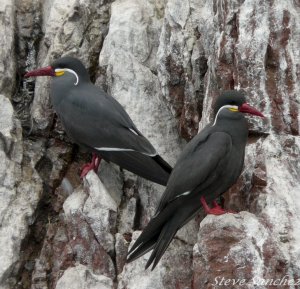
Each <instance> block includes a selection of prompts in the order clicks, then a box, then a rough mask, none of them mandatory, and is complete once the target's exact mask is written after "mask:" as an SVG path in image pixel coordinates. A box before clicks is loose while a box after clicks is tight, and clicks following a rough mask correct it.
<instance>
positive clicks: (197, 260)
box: [0, 0, 300, 289]
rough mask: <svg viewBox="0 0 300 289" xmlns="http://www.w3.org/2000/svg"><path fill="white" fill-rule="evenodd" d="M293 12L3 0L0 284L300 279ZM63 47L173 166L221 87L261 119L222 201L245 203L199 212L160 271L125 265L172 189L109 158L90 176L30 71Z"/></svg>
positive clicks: (299, 139)
mask: <svg viewBox="0 0 300 289" xmlns="http://www.w3.org/2000/svg"><path fill="white" fill-rule="evenodd" d="M299 11H300V5H299V1H293V0H287V1H281V0H274V1H267V0H245V1H238V0H230V1H222V0H212V1H201V0H115V1H112V0H106V1H105V0H101V1H90V0H88V1H85V0H67V1H59V0H55V1H52V0H46V1H42V0H33V1H31V0H24V1H18V0H15V1H8V0H1V1H0V36H1V39H2V46H1V53H0V72H1V73H0V89H1V91H0V106H1V115H0V157H1V160H2V162H1V165H0V180H1V182H0V199H1V202H0V221H1V228H0V256H1V258H0V288H1V289H2V288H3V289H28V288H31V289H41V288H42V289H54V288H76V286H77V287H78V286H79V287H78V288H105V289H106V288H119V289H123V288H124V289H125V288H126V289H133V288H139V289H143V288H147V289H149V288H155V289H157V288H161V289H163V288H172V289H173V288H182V289H186V288H197V289H198V288H215V287H216V284H215V282H216V278H223V277H224V278H225V279H226V278H227V279H230V280H231V281H230V282H233V280H235V281H236V282H238V279H240V280H241V279H243V278H245V280H246V281H247V282H246V281H245V282H246V284H244V285H240V284H237V283H235V284H233V283H231V284H230V286H229V287H228V286H227V287H226V286H225V287H224V286H223V287H222V286H218V288H251V289H252V288H253V278H254V277H256V278H264V279H265V280H268V279H272V278H273V279H277V278H279V279H280V278H283V277H284V276H285V275H286V276H287V277H286V278H288V279H289V280H297V279H298V278H300V262H299V260H300V258H299V257H300V240H299V236H300V232H299V227H300V214H299V207H300V203H299V201H298V199H299V196H298V194H299V191H300V187H299V184H300V162H299V159H300V136H299V128H300V125H299V121H300V118H299V108H300V85H299V83H300V81H299V80H300V79H299V78H300V66H299V63H300V52H299V51H300V49H299V43H300V22H299V19H300V12H299ZM66 54H69V55H73V56H77V57H79V58H80V59H81V60H82V61H83V62H84V64H85V65H86V66H87V67H88V69H89V72H90V75H91V79H92V81H94V82H95V83H96V84H97V85H99V86H102V87H103V88H104V89H105V90H107V91H108V92H109V93H110V94H111V95H112V96H113V97H115V98H116V99H117V100H118V101H119V102H120V103H121V104H122V105H123V106H124V107H125V109H126V110H127V112H128V113H129V115H130V116H131V117H132V119H133V121H134V122H135V123H136V125H137V127H138V128H139V129H140V130H141V131H142V132H143V134H145V136H146V137H147V138H149V140H150V141H151V142H152V144H153V145H154V146H155V147H156V148H157V150H158V151H159V153H160V154H161V155H162V156H163V157H164V158H165V159H166V160H168V161H169V162H170V163H171V164H174V163H175V161H176V159H177V157H178V155H179V153H180V151H181V150H182V147H183V145H184V144H185V142H186V141H189V140H190V139H191V138H192V137H193V136H194V135H195V134H196V133H197V131H198V129H201V128H202V127H203V126H205V125H206V124H207V123H208V122H209V121H210V120H212V110H211V106H212V104H213V103H214V101H215V98H216V96H217V95H218V94H219V92H220V91H221V90H224V89H232V88H239V89H243V90H245V92H246V94H247V98H248V101H249V103H250V104H252V105H253V106H255V107H257V108H258V109H260V110H261V111H262V112H263V113H264V114H265V116H266V119H264V120H262V119H260V118H252V117H249V118H248V119H249V125H250V136H249V142H248V145H247V148H246V157H245V166H244V169H243V172H242V174H241V176H240V178H239V180H238V182H237V184H236V185H235V186H233V187H232V188H231V189H230V190H229V191H228V192H227V193H226V194H225V195H224V205H225V207H226V208H230V209H232V210H235V211H237V212H241V211H248V212H241V213H239V214H236V215H232V214H229V215H224V216H219V217H214V216H208V217H206V218H205V219H204V220H203V221H202V219H203V217H204V216H203V214H202V215H201V214H200V215H199V216H197V217H196V218H195V220H192V221H191V222H190V223H189V224H187V225H186V226H184V228H182V229H181V230H180V231H179V232H178V234H177V235H176V237H175V238H174V241H173V242H172V243H171V244H170V247H169V248H168V250H167V251H166V253H165V255H164V256H163V258H162V260H161V262H160V263H159V264H158V266H157V268H156V269H155V270H154V271H152V272H151V271H150V270H147V271H144V265H145V262H146V259H147V257H148V255H147V256H143V257H142V258H140V259H138V260H136V261H135V262H133V263H131V264H125V260H126V254H127V250H128V247H129V246H130V245H132V242H133V241H134V240H135V239H136V237H137V235H138V231H140V230H141V229H143V228H144V227H145V226H146V225H147V223H148V221H149V219H150V218H151V216H152V215H153V213H154V211H155V207H156V205H157V203H158V201H159V198H160V196H161V194H162V192H163V190H164V188H163V187H161V186H159V185H155V184H152V183H151V182H148V181H145V180H143V179H141V178H139V177H137V176H135V175H133V174H131V173H129V172H127V171H124V170H122V169H120V168H119V167H117V166H115V165H112V164H107V163H105V162H104V161H102V163H101V167H100V169H99V172H98V174H97V175H96V174H94V173H90V174H89V175H88V176H87V178H86V180H85V181H82V180H80V178H79V172H80V167H81V166H82V165H83V163H84V162H85V161H87V160H88V159H89V155H88V154H86V153H84V152H82V151H81V150H79V149H78V148H76V147H75V146H73V145H72V144H71V143H70V141H69V139H68V137H67V136H66V135H65V132H64V130H63V128H62V126H61V124H60V122H59V120H58V119H57V117H56V115H55V113H54V112H53V110H52V107H51V104H50V100H49V83H50V79H49V78H39V79H37V80H33V79H29V80H24V79H23V77H22V76H23V73H24V72H25V71H26V70H29V69H33V68H36V67H37V66H46V65H49V64H50V63H51V61H52V60H54V59H56V58H57V57H60V56H61V55H66ZM9 100H11V102H10V101H9ZM199 121H200V123H199ZM201 221H202V222H201ZM199 224H200V227H199ZM217 280H219V281H220V280H221V279H217ZM251 280H252V283H251V282H250V281H251ZM257 280H258V279H257ZM249 282H250V283H249ZM257 288H260V289H265V288H266V289H267V288H275V287H274V286H272V285H270V284H263V283H261V284H258V285H257ZM276 288H278V287H276ZM281 288H291V289H292V288H297V287H296V286H294V287H293V286H292V285H283V286H281Z"/></svg>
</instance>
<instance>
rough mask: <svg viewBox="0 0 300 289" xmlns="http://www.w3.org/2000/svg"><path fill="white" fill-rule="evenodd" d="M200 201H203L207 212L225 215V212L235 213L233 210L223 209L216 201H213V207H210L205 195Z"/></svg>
mask: <svg viewBox="0 0 300 289" xmlns="http://www.w3.org/2000/svg"><path fill="white" fill-rule="evenodd" d="M200 201H201V204H202V206H203V208H204V211H205V213H206V214H211V215H223V214H226V213H233V212H231V211H226V210H224V209H222V208H221V207H220V206H219V204H218V203H217V202H216V201H213V205H214V207H213V208H210V207H209V206H208V205H207V203H206V201H205V199H204V197H201V198H200Z"/></svg>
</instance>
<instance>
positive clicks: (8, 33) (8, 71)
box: [0, 0, 16, 98]
mask: <svg viewBox="0 0 300 289" xmlns="http://www.w3.org/2000/svg"><path fill="white" fill-rule="evenodd" d="M14 22H15V14H14V2H13V1H10V0H3V1H1V4H0V37H1V39H2V47H1V57H0V91H1V93H2V94H5V95H6V96H7V97H9V98H11V94H12V92H13V89H14V86H15V83H16V79H15V75H16V59H15V57H13V56H14V36H15V31H14Z"/></svg>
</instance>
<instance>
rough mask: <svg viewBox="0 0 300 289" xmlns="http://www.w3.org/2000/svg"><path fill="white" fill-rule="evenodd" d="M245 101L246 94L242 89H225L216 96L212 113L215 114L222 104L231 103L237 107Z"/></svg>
mask: <svg viewBox="0 0 300 289" xmlns="http://www.w3.org/2000/svg"><path fill="white" fill-rule="evenodd" d="M244 103H246V96H245V93H244V92H243V91H240V90H226V91H224V92H222V93H221V95H220V96H219V97H218V98H217V100H216V103H215V105H214V115H216V114H217V113H218V111H219V109H220V108H221V107H222V106H224V105H233V106H237V107H238V108H239V107H241V106H242V105H243V104H244Z"/></svg>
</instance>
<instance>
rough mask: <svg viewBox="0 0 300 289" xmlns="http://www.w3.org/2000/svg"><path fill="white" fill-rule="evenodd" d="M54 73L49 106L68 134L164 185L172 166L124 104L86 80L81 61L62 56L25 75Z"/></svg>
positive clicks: (129, 168) (86, 73) (100, 153)
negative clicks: (145, 134)
mask: <svg viewBox="0 0 300 289" xmlns="http://www.w3.org/2000/svg"><path fill="white" fill-rule="evenodd" d="M40 75H50V76H54V77H53V81H52V84H51V100H52V104H53V107H54V109H55V111H56V113H57V114H58V116H59V118H60V119H61V121H62V123H63V126H64V128H65V130H66V132H67V134H68V136H69V137H70V138H71V139H72V140H73V141H74V142H76V143H77V144H79V145H80V146H82V147H84V148H86V149H88V150H89V151H92V152H94V153H96V154H98V155H100V156H101V158H103V159H105V160H106V161H111V162H114V163H116V164H118V165H120V166H121V167H122V168H125V169H127V170H129V171H131V172H133V173H135V174H137V175H139V176H142V177H144V178H146V179H149V180H151V181H153V182H156V183H159V184H161V185H166V183H167V180H168V178H169V175H170V172H171V170H172V168H171V166H170V165H169V164H168V163H167V162H166V161H164V160H163V159H162V158H161V157H160V156H159V155H158V154H157V152H156V150H155V149H154V147H153V146H152V145H151V143H150V142H149V141H148V140H147V139H146V138H145V137H144V136H143V135H142V134H141V132H140V131H139V130H138V129H137V127H136V126H135V125H134V123H133V122H132V120H131V119H130V117H129V115H128V114H127V113H126V111H125V110H124V108H123V107H122V106H121V105H120V104H119V103H118V102H117V101H116V100H115V99H114V98H113V97H111V96H110V95H108V94H107V93H105V92H104V91H103V90H102V89H101V88H99V87H96V86H95V85H93V84H92V83H91V81H90V78H89V75H88V72H87V70H86V69H85V67H84V66H83V64H82V63H81V61H79V60H78V59H75V58H72V57H63V58H60V59H58V60H57V61H55V62H54V63H53V64H52V65H51V66H48V67H45V68H41V69H37V70H34V71H31V72H29V73H27V74H26V75H25V77H30V76H40Z"/></svg>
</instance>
